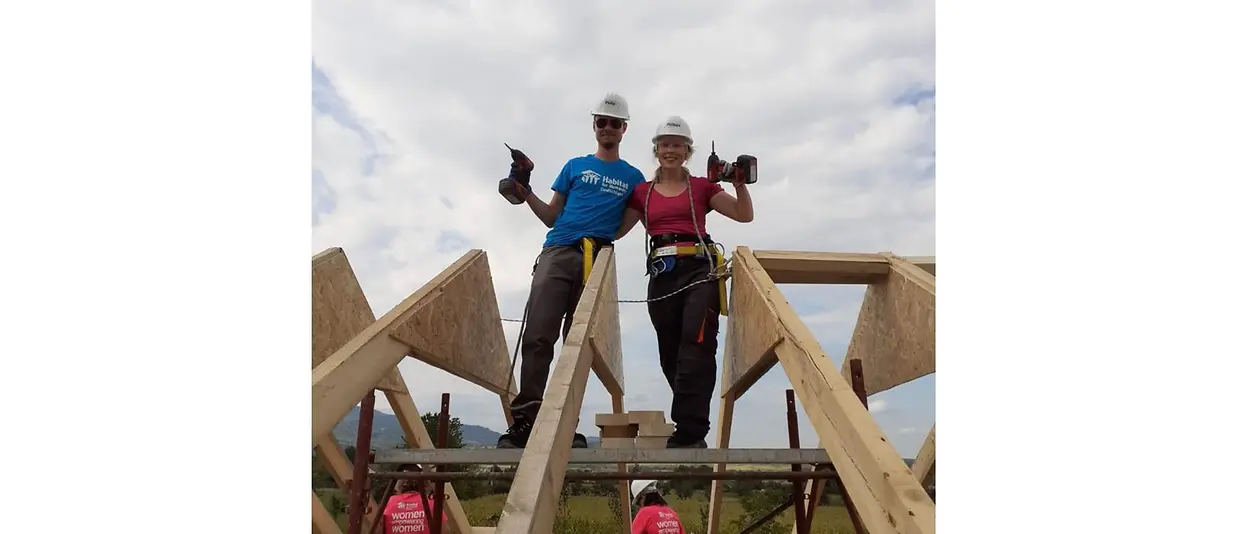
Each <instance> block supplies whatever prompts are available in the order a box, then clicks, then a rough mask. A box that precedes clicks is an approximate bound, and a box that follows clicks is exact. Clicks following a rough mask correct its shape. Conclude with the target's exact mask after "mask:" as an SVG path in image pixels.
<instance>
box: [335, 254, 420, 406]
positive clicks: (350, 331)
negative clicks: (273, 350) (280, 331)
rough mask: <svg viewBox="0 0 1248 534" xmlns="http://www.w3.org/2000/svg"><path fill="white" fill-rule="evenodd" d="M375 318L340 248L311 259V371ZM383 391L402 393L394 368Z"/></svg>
mask: <svg viewBox="0 0 1248 534" xmlns="http://www.w3.org/2000/svg"><path fill="white" fill-rule="evenodd" d="M376 319H377V318H376V317H375V316H374V315H373V309H372V307H370V306H369V305H368V299H367V298H365V296H364V290H363V289H361V288H360V283H359V281H358V280H357V279H356V277H355V271H353V270H352V269H351V262H350V261H349V260H348V259H347V254H346V252H344V251H343V250H342V249H341V248H338V247H335V248H330V249H325V250H324V251H322V252H321V253H320V254H317V255H315V256H313V257H312V367H313V368H315V367H316V366H317V365H319V364H320V363H321V362H323V361H325V358H328V357H329V355H330V354H333V353H334V351H336V350H338V349H340V348H342V346H343V345H346V344H347V342H348V341H350V340H351V338H353V337H355V336H356V334H359V333H360V332H363V331H364V329H365V328H367V327H368V325H370V324H373V321H375V320H376ZM377 387H378V388H379V389H382V390H385V391H405V390H404V389H402V387H403V386H402V382H401V381H400V380H399V372H398V369H397V368H396V369H395V370H394V371H393V372H391V373H387V374H386V376H384V377H383V378H382V380H381V382H379V383H378V384H377Z"/></svg>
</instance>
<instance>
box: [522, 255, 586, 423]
mask: <svg viewBox="0 0 1248 534" xmlns="http://www.w3.org/2000/svg"><path fill="white" fill-rule="evenodd" d="M584 275H585V273H584V256H583V255H582V253H581V249H580V247H577V246H555V247H546V248H544V249H542V253H541V254H540V255H538V257H537V265H536V267H535V268H534V271H533V283H532V286H531V287H530V288H529V304H528V306H529V316H528V320H526V321H525V324H524V334H523V335H522V336H521V337H520V359H521V363H520V392H519V394H517V395H516V398H515V399H514V400H512V401H511V415H512V418H513V419H514V420H515V422H516V423H517V424H518V423H522V422H524V423H529V424H533V423H535V422H537V412H538V410H539V409H540V408H541V406H542V396H543V394H544V393H545V391H546V378H547V376H548V375H549V374H550V363H551V361H553V360H554V358H555V341H556V340H558V339H559V335H560V334H561V333H562V335H563V338H564V341H565V342H566V341H567V337H568V330H570V329H571V328H572V314H573V313H575V312H576V302H577V300H580V298H581V291H582V290H583V289H584V283H583V281H582V279H583V277H584ZM560 324H562V325H563V329H562V331H561V330H560V328H559V326H560Z"/></svg>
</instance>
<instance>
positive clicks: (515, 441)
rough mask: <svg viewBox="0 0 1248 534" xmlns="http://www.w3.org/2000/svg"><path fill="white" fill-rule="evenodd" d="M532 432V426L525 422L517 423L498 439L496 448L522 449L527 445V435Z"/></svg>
mask: <svg viewBox="0 0 1248 534" xmlns="http://www.w3.org/2000/svg"><path fill="white" fill-rule="evenodd" d="M531 432H533V424H532V423H529V422H527V421H517V422H516V424H514V425H511V428H508V429H507V432H505V433H503V435H501V436H499V437H498V448H500V449H523V448H524V446H525V445H526V444H528V443H529V434H530V433H531Z"/></svg>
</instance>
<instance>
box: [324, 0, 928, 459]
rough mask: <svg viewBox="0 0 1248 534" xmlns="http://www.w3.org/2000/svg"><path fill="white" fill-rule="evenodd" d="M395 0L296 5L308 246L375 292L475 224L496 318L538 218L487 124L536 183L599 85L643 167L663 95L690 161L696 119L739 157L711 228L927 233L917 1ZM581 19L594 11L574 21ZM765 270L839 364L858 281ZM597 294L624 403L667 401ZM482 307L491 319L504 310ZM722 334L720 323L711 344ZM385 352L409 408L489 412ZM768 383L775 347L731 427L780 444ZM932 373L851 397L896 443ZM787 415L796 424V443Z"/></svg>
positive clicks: (455, 250)
mask: <svg viewBox="0 0 1248 534" xmlns="http://www.w3.org/2000/svg"><path fill="white" fill-rule="evenodd" d="M702 4H705V6H703V5H702ZM403 6H404V4H397V3H394V4H392V3H386V2H377V3H369V4H358V5H357V4H353V5H352V6H349V7H346V6H338V5H334V4H328V3H326V4H322V3H320V2H318V3H317V4H315V6H314V9H313V58H312V73H311V77H312V87H313V88H312V93H313V99H312V100H313V105H312V107H313V109H312V121H313V140H312V142H313V162H312V164H313V170H312V177H311V179H312V190H313V200H312V225H313V242H312V247H311V252H312V253H315V252H319V251H320V250H323V249H325V248H327V247H332V246H341V247H343V248H344V249H345V250H346V252H347V254H348V256H349V257H350V259H351V262H352V265H353V266H354V267H355V270H356V274H357V276H359V278H360V283H361V285H362V286H363V288H364V291H365V293H366V294H367V295H368V297H369V300H370V302H371V303H372V305H373V308H374V310H375V312H376V313H377V314H378V315H381V314H382V313H385V312H386V311H387V310H389V308H390V307H392V306H393V305H395V304H397V303H398V302H399V301H400V300H402V299H403V298H404V297H406V296H407V295H409V294H410V293H411V292H412V291H414V290H416V289H417V288H419V287H420V286H421V285H422V284H424V283H425V282H426V281H427V280H428V279H429V278H431V277H432V276H434V275H435V274H437V272H439V271H441V270H442V269H443V268H445V267H446V266H447V265H449V264H450V263H451V262H453V261H454V260H455V259H457V258H458V257H459V256H460V255H462V254H463V253H464V252H465V251H466V250H468V249H470V248H481V249H484V250H486V251H487V253H488V254H489V259H490V264H491V268H492V272H493V275H494V280H495V290H496V292H497V293H498V296H499V306H500V310H501V312H502V315H503V316H504V317H512V318H518V317H519V316H520V314H521V311H522V309H523V308H522V307H523V302H524V299H525V297H526V296H527V290H528V283H529V280H530V279H529V273H530V268H531V266H532V262H533V258H534V257H535V255H536V254H537V252H538V249H539V247H540V243H541V240H542V237H543V235H544V231H545V228H544V227H542V225H541V223H540V222H538V221H537V219H536V218H535V217H533V215H532V214H531V213H530V212H529V211H528V209H527V208H525V207H523V206H511V205H510V204H508V203H507V202H506V201H504V200H503V199H501V198H499V197H498V194H497V192H496V191H495V187H496V184H497V181H498V179H499V178H501V177H502V176H504V175H505V173H506V171H507V165H508V164H509V158H508V156H507V153H506V150H505V148H504V147H503V143H504V142H507V143H510V144H511V145H512V146H514V147H517V148H520V149H522V150H524V151H525V152H526V153H528V154H529V155H530V156H531V157H533V158H534V160H535V161H536V163H537V169H536V171H535V175H534V184H535V186H536V187H537V191H538V192H539V194H541V195H543V196H544V197H545V198H549V194H550V193H549V189H548V188H549V185H550V183H551V181H552V180H553V178H554V175H555V173H556V172H557V171H558V169H559V168H560V167H561V166H562V164H563V162H564V161H565V160H567V159H568V158H571V157H575V156H577V155H581V154H585V153H589V152H592V151H593V148H594V147H593V140H592V136H591V134H590V129H589V122H590V119H589V115H588V110H589V108H590V106H592V105H593V103H594V101H595V100H596V99H598V98H601V97H602V95H603V94H605V93H606V92H608V91H611V92H619V93H621V94H623V95H624V97H625V98H626V99H628V102H629V104H630V107H631V109H632V114H633V121H632V123H631V124H630V130H629V131H628V133H627V134H626V136H625V140H624V143H623V145H622V148H621V150H622V156H623V157H624V158H625V159H627V160H629V161H630V162H632V163H633V164H634V165H636V166H637V167H638V168H640V169H641V170H642V172H643V173H645V174H647V175H648V174H649V173H650V172H651V171H652V170H653V168H654V161H653V158H652V157H651V156H650V154H649V138H650V134H651V132H653V129H654V127H655V126H656V125H657V124H658V123H659V121H661V120H662V119H663V118H665V117H666V116H668V115H673V114H674V115H680V116H682V117H684V118H685V119H686V120H688V121H689V122H690V124H691V126H692V128H693V132H694V136H695V139H696V143H695V144H696V145H697V149H698V151H697V152H696V153H695V156H694V158H693V161H694V162H695V163H694V165H693V166H692V167H691V169H692V170H694V171H695V173H700V171H702V169H701V167H702V164H700V163H698V162H702V161H704V160H705V155H706V154H707V150H708V149H709V144H710V141H711V140H712V139H714V140H715V142H716V149H717V151H718V152H719V153H720V155H721V157H725V158H731V157H732V156H735V155H736V154H737V153H741V152H746V153H750V154H753V155H755V156H758V157H759V158H760V164H759V167H760V171H759V174H760V179H759V182H758V183H757V184H755V185H754V186H752V189H751V191H752V193H753V197H754V199H755V204H756V211H757V217H756V220H755V222H753V223H752V224H749V225H741V224H738V223H735V222H732V221H730V220H727V219H724V218H722V217H718V216H712V217H711V219H710V220H709V222H708V226H709V230H710V233H711V234H712V235H713V236H715V238H716V239H717V240H719V241H722V242H724V243H725V244H726V246H728V247H729V248H730V249H731V248H732V247H735V246H738V245H746V246H750V247H753V248H755V249H803V250H825V251H840V252H878V251H883V250H890V251H893V252H895V253H897V254H902V255H933V254H935V229H934V218H935V217H934V215H935V197H934V187H935V186H934V165H935V153H934V143H933V139H934V115H935V111H934V96H935V81H934V80H935V78H934V70H935V68H934V67H935V66H934V53H933V43H934V40H933V33H934V19H933V15H932V9H933V7H932V6H931V4H930V2H926V3H925V2H909V1H889V2H883V3H878V2H877V3H848V4H837V5H827V4H821V3H814V2H810V3H801V4H798V5H795V6H793V8H792V9H788V10H785V12H784V13H776V12H774V11H775V10H766V9H763V8H762V7H758V6H755V5H753V4H751V3H744V2H716V3H710V2H690V3H688V4H687V5H686V4H681V5H680V6H679V7H663V5H662V4H660V3H658V2H648V1H640V2H636V3H634V4H630V5H629V6H628V7H627V8H624V7H620V8H618V9H610V10H607V9H606V8H604V7H602V6H593V5H580V4H578V5H576V6H574V7H567V6H563V7H561V8H560V9H552V10H547V11H545V15H544V16H541V17H539V16H537V15H536V14H535V13H534V12H533V10H531V8H526V9H520V8H519V7H518V6H514V5H510V4H499V5H498V6H495V7H485V6H482V5H481V4H478V3H473V4H471V5H459V4H455V5H445V4H439V5H432V4H422V6H421V9H420V11H419V13H417V12H415V11H413V10H412V8H410V7H403ZM711 6H714V7H713V8H712V7H711ZM537 11H542V10H537ZM708 16H709V17H711V18H714V17H719V18H722V21H721V22H726V21H730V20H747V19H748V20H751V21H754V23H753V24H752V28H751V31H750V33H751V34H752V36H753V37H754V38H755V39H757V41H756V42H755V43H754V44H753V45H749V46H747V45H745V44H743V43H741V42H740V39H737V38H734V37H733V34H732V33H731V32H723V31H721V30H719V29H716V28H722V25H721V24H719V22H716V21H715V20H708ZM601 20H611V21H612V24H611V27H612V30H611V31H610V32H606V33H605V34H604V32H600V31H596V30H594V28H595V27H600V26H601V25H600V24H597V22H596V21H601ZM694 37H696V38H697V39H696V40H693V38H694ZM619 43H627V45H626V46H625V45H621V44H619ZM642 250H643V243H642V238H641V232H640V231H634V233H633V234H631V235H630V236H628V237H626V238H625V239H623V240H622V241H621V242H619V243H618V244H617V251H618V254H619V267H620V268H619V277H620V278H619V283H620V298H621V299H637V298H641V297H643V296H644V283H645V279H644V277H643V276H642V275H641V272H640V263H641V261H640V255H641V253H642ZM781 289H782V291H783V292H784V294H785V296H786V297H787V298H788V299H789V301H790V302H791V303H792V304H793V305H794V307H795V309H796V310H797V311H798V313H799V314H800V315H801V316H802V317H803V318H804V319H805V320H806V321H807V324H808V326H809V327H810V329H811V331H812V332H814V333H815V334H816V336H817V337H818V339H819V341H820V343H821V344H822V346H823V348H824V350H825V351H826V352H827V353H828V354H829V356H830V357H831V358H832V360H833V361H834V363H836V364H837V365H839V364H840V362H841V359H842V358H843V357H844V354H845V350H846V347H847V343H848V340H849V337H850V335H851V334H852V331H853V326H854V322H855V320H856V316H857V312H858V308H859V306H860V304H861V298H862V295H863V291H864V288H863V287H860V286H782V287H781ZM621 306H622V309H621V323H622V335H623V343H624V355H625V379H626V381H627V384H626V389H627V392H628V398H627V403H628V408H629V409H662V410H667V409H668V408H669V406H668V403H669V402H670V392H668V391H667V388H666V383H665V382H664V381H663V380H662V375H661V373H660V372H659V370H658V367H657V356H656V351H655V342H654V334H653V330H652V329H651V327H650V324H649V319H648V317H647V316H646V314H645V308H644V305H641V304H627V303H626V304H621ZM723 329H726V321H723V322H722V323H721V330H723ZM504 330H505V331H506V333H507V335H508V342H509V343H514V339H515V335H516V333H517V325H515V324H513V323H504ZM722 345H723V339H722V335H721V358H722ZM721 369H722V364H721ZM401 370H402V372H403V375H404V377H405V378H406V380H407V381H408V383H409V386H410V387H411V388H412V389H413V390H414V393H415V398H416V401H417V403H418V406H420V407H421V408H422V409H424V410H433V409H434V407H435V406H436V403H437V398H438V395H440V393H441V392H443V391H450V392H451V393H452V395H453V398H452V407H453V410H454V412H455V414H456V415H458V416H459V417H461V418H462V419H463V420H465V421H467V422H471V423H475V424H481V425H484V426H488V427H491V428H494V429H496V430H501V429H502V428H503V426H504V423H503V418H502V413H501V410H500V408H499V405H498V401H497V398H496V397H493V396H491V395H489V394H486V393H484V392H483V391H482V390H480V389H479V388H477V387H476V386H474V385H472V384H469V383H467V382H465V381H463V380H460V379H457V378H453V377H449V376H448V375H445V374H444V373H441V372H440V371H437V370H434V369H432V368H430V367H429V366H427V365H424V364H422V363H420V362H417V361H414V360H411V359H409V361H407V362H404V363H403V364H402V365H401ZM427 384H434V385H433V386H432V387H426V386H424V385H427ZM787 387H789V385H788V379H787V378H786V377H785V375H784V372H783V370H782V369H781V368H780V367H778V366H777V367H776V368H774V369H773V370H772V371H771V372H770V373H768V374H767V375H766V376H765V377H764V378H763V379H762V380H761V381H759V382H758V383H757V384H756V385H755V386H754V387H753V388H751V389H750V391H749V392H748V393H747V394H746V395H745V396H744V397H743V398H742V399H741V400H739V401H738V404H737V407H736V414H735V417H734V421H735V423H734V432H733V440H732V445H733V446H737V447H742V446H769V447H770V446H777V447H780V446H786V442H785V439H786V438H785V433H784V419H783V417H782V415H783V413H784V389H786V388H787ZM934 388H935V377H934V376H929V377H925V378H923V379H920V380H916V381H914V382H911V383H909V384H906V385H903V386H900V387H898V388H896V389H894V390H891V391H888V392H884V393H880V394H877V395H874V396H872V397H871V403H872V412H873V413H874V415H875V417H876V419H877V421H878V422H879V424H880V425H881V427H882V428H883V429H884V431H885V432H886V433H887V435H888V436H889V437H890V439H892V440H893V442H894V444H895V445H896V446H897V448H898V450H899V452H900V453H901V454H903V455H906V456H912V455H913V454H914V453H915V452H917V450H918V447H919V445H920V444H921V443H922V440H923V438H924V437H925V435H926V433H927V430H928V428H930V426H931V425H932V422H933V421H934V417H935V408H934V398H935V396H934ZM379 406H380V408H381V409H384V410H387V411H388V410H389V408H388V407H387V406H385V405H384V402H379ZM609 406H610V404H609V399H608V397H607V396H606V394H605V391H604V390H603V389H602V388H601V386H600V385H598V384H597V382H596V381H593V380H592V379H591V384H590V386H589V387H588V389H587V391H586V397H585V403H584V408H583V412H582V424H581V428H580V431H581V432H583V433H586V434H591V433H593V432H594V428H593V427H592V414H593V413H596V412H601V411H609ZM717 418H718V402H715V403H713V404H712V420H716V419H717ZM799 419H800V420H801V422H802V436H803V444H804V445H809V446H814V444H815V442H816V440H817V437H816V436H815V433H814V430H813V428H812V427H811V426H810V425H809V423H808V422H807V421H806V418H805V415H804V414H800V415H799ZM713 438H714V432H712V435H711V436H709V437H708V440H709V439H713Z"/></svg>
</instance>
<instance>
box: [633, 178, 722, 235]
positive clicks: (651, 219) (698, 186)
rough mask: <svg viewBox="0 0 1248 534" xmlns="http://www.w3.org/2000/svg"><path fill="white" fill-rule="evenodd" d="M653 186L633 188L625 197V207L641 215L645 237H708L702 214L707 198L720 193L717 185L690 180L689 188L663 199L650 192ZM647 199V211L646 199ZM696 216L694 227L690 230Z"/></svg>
mask: <svg viewBox="0 0 1248 534" xmlns="http://www.w3.org/2000/svg"><path fill="white" fill-rule="evenodd" d="M653 186H654V182H653V181H650V182H646V183H642V184H637V187H634V188H633V194H632V195H629V197H628V207H630V208H632V209H635V210H637V211H640V212H641V213H642V219H641V222H642V224H643V225H645V228H646V233H647V234H649V235H660V234H698V233H700V234H702V235H706V234H709V233H710V232H708V231H707V230H706V214H707V213H709V212H710V211H711V198H713V197H714V196H715V195H718V194H719V193H722V192H723V191H724V188H723V187H720V185H719V184H716V183H711V182H710V181H709V180H707V179H706V178H699V177H697V176H693V177H690V179H689V187H688V188H687V189H686V190H684V191H681V192H680V194H678V195H676V196H674V197H668V196H664V195H663V194H662V193H660V192H659V191H658V190H655V191H654V192H651V191H650V188H651V187H653ZM690 191H692V192H693V207H692V208H690V206H689V193H690ZM647 195H648V196H649V197H650V205H649V208H648V209H647V206H646V196H647ZM695 215H696V217H697V221H698V226H697V229H696V230H695V229H694V226H693V221H694V216H695Z"/></svg>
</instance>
